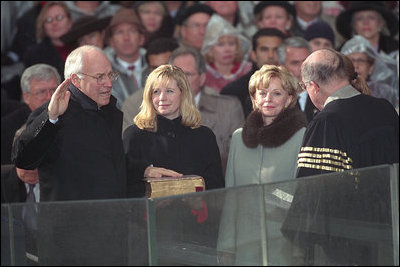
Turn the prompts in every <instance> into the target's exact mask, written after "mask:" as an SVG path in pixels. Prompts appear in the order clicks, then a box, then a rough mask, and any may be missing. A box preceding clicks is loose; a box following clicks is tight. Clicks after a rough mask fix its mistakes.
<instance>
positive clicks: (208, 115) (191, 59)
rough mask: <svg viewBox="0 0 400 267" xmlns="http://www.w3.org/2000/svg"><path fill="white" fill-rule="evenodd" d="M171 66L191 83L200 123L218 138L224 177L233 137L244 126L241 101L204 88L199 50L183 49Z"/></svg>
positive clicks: (179, 51)
mask: <svg viewBox="0 0 400 267" xmlns="http://www.w3.org/2000/svg"><path fill="white" fill-rule="evenodd" d="M169 63H170V64H171V65H174V66H177V67H179V68H181V69H182V70H183V71H184V72H185V74H186V76H187V78H188V80H189V83H190V87H191V89H192V94H193V97H194V100H195V105H196V107H197V108H198V109H199V111H200V113H201V123H202V125H205V126H207V127H209V128H210V129H211V130H212V131H213V132H214V134H215V136H216V138H217V144H218V148H219V152H220V155H221V160H222V170H223V175H224V174H225V169H226V162H227V160H228V154H229V146H230V143H231V137H232V133H233V132H234V131H235V130H236V129H237V128H239V127H242V126H243V123H244V116H243V110H242V108H241V105H240V103H239V100H237V99H236V98H235V97H233V96H228V95H225V96H224V95H220V94H217V93H216V92H215V91H214V90H212V89H211V88H208V87H207V86H205V80H206V73H205V72H206V64H205V60H204V57H203V56H202V55H201V54H200V53H199V52H198V51H197V50H195V49H193V48H190V47H180V48H178V49H176V50H175V51H174V52H172V55H171V57H170V60H169Z"/></svg>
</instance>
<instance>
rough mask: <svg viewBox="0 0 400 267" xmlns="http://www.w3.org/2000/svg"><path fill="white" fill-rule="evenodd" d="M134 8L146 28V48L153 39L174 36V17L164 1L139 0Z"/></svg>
mask: <svg viewBox="0 0 400 267" xmlns="http://www.w3.org/2000/svg"><path fill="white" fill-rule="evenodd" d="M134 9H135V11H136V14H137V15H138V17H139V18H140V21H141V22H142V24H143V26H144V28H145V43H144V45H143V47H144V48H146V49H147V45H148V44H149V43H150V42H151V41H152V40H155V39H158V38H161V37H165V38H171V37H172V36H173V33H174V28H173V22H172V18H171V16H170V15H169V11H168V8H167V6H166V4H165V2H164V1H138V2H136V3H135V6H134Z"/></svg>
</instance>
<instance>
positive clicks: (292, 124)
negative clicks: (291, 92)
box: [242, 108, 307, 148]
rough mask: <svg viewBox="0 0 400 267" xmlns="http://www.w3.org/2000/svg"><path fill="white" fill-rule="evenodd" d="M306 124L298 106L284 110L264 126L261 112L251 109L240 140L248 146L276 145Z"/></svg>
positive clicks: (283, 141) (282, 142)
mask: <svg viewBox="0 0 400 267" xmlns="http://www.w3.org/2000/svg"><path fill="white" fill-rule="evenodd" d="M306 125H307V119H306V117H305V115H304V113H303V112H302V111H300V110H299V109H298V108H290V109H286V110H284V111H283V112H281V113H280V114H279V115H278V116H277V117H276V119H275V120H274V122H273V123H271V124H270V125H268V126H264V122H263V119H262V115H261V112H260V111H253V112H251V113H250V114H249V116H248V117H247V119H246V122H245V124H244V127H243V131H242V140H243V143H244V144H245V145H246V146H247V147H249V148H255V147H257V146H258V145H259V144H261V145H262V146H263V147H278V146H280V145H282V144H284V143H285V142H286V141H287V140H289V139H290V138H291V137H292V136H293V135H294V134H295V133H296V132H297V131H298V130H300V129H301V128H302V127H306Z"/></svg>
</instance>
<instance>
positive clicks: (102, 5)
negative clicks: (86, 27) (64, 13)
mask: <svg viewBox="0 0 400 267" xmlns="http://www.w3.org/2000/svg"><path fill="white" fill-rule="evenodd" d="M65 4H66V5H67V7H68V8H69V10H70V11H71V16H72V20H73V21H76V20H77V19H79V18H81V17H84V16H95V17H97V18H105V17H110V16H111V17H112V16H114V14H115V13H116V12H117V11H118V9H120V8H121V5H119V4H118V3H114V2H113V1H65Z"/></svg>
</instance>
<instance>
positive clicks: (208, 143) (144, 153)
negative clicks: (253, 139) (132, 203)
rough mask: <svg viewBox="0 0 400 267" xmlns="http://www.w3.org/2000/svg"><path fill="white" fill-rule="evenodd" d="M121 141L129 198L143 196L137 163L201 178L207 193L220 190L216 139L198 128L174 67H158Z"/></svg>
mask: <svg viewBox="0 0 400 267" xmlns="http://www.w3.org/2000/svg"><path fill="white" fill-rule="evenodd" d="M123 143H124V151H125V155H126V159H127V166H128V167H127V170H128V177H129V180H128V196H130V197H131V196H134V197H143V196H144V194H145V184H144V182H143V181H142V180H143V173H140V172H138V171H137V168H136V167H135V164H134V163H135V161H138V160H141V161H144V162H147V163H148V165H150V164H154V165H156V166H159V167H163V168H167V169H171V170H175V171H177V172H179V173H182V174H195V175H200V176H202V177H203V178H204V181H205V186H206V189H213V188H220V187H223V186H224V179H223V177H222V167H221V157H220V154H219V149H218V145H217V142H216V138H215V135H214V133H213V132H212V131H211V129H209V128H208V127H206V126H202V125H201V115H200V112H199V111H198V109H197V108H196V106H195V104H194V98H193V96H192V92H191V90H190V84H189V81H188V79H187V77H186V75H185V73H184V72H183V71H182V70H181V69H180V68H178V67H175V66H172V65H162V66H160V67H158V68H157V69H155V70H154V71H152V72H151V73H150V75H149V77H148V78H147V81H146V86H145V88H144V93H143V102H142V105H141V107H140V112H139V114H138V115H136V117H135V119H134V125H131V126H129V127H128V128H127V129H126V130H125V132H124V134H123ZM146 165H147V164H146Z"/></svg>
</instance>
